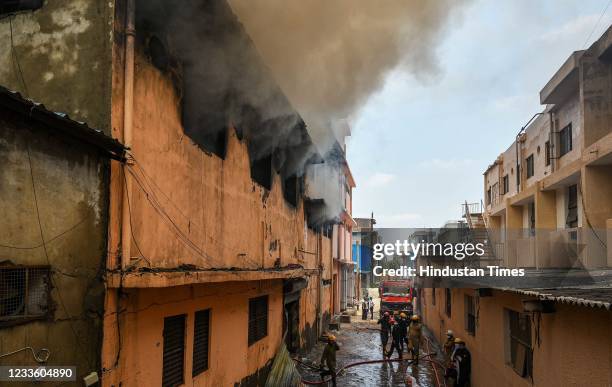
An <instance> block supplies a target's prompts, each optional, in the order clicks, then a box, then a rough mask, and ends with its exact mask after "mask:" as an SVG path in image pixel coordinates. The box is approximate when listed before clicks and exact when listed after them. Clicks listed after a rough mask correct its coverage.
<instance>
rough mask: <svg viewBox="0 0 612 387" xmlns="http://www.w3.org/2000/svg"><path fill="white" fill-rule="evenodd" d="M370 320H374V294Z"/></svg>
mask: <svg viewBox="0 0 612 387" xmlns="http://www.w3.org/2000/svg"><path fill="white" fill-rule="evenodd" d="M370 320H374V301H373V300H372V296H370Z"/></svg>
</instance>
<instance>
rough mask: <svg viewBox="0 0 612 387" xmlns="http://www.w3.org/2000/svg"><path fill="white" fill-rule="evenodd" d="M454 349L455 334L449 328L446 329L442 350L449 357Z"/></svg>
mask: <svg viewBox="0 0 612 387" xmlns="http://www.w3.org/2000/svg"><path fill="white" fill-rule="evenodd" d="M454 349H455V334H454V333H453V331H451V330H450V329H449V330H448V331H446V341H445V342H444V352H445V353H446V356H448V358H449V359H450V357H451V355H452V354H453V350H454Z"/></svg>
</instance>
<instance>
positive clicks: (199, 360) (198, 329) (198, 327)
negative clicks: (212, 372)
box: [191, 309, 210, 376]
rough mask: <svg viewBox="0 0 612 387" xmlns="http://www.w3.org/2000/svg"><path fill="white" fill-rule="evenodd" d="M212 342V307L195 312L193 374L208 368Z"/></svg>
mask: <svg viewBox="0 0 612 387" xmlns="http://www.w3.org/2000/svg"><path fill="white" fill-rule="evenodd" d="M209 343H210V309H206V310H199V311H197V312H196V313H195V323H194V327H193V369H192V372H191V374H192V376H197V375H199V374H201V373H202V372H204V371H206V370H207V369H208V350H209Z"/></svg>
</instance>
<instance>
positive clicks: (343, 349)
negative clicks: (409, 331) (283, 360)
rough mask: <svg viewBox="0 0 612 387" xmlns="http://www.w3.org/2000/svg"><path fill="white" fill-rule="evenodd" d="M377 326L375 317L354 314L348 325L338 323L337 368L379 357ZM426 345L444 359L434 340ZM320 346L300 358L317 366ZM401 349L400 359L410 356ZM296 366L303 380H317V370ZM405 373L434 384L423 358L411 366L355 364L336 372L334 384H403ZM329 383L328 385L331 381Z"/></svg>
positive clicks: (424, 385) (440, 372) (421, 382)
mask: <svg viewBox="0 0 612 387" xmlns="http://www.w3.org/2000/svg"><path fill="white" fill-rule="evenodd" d="M375 316H376V314H375ZM378 326H379V325H377V324H376V320H366V321H363V320H361V316H359V317H357V316H354V317H353V318H352V323H351V324H342V327H341V329H340V330H339V331H337V332H336V331H333V333H334V334H335V335H336V337H337V341H338V344H339V345H340V350H339V351H338V352H337V362H338V370H340V369H341V368H342V367H344V366H346V365H348V364H350V363H355V362H360V361H366V360H380V359H382V358H383V357H382V347H381V344H380V333H379V330H378ZM425 334H426V336H427V337H429V338H431V334H430V332H429V331H427V330H425ZM390 345H391V340H390V339H389V344H388V347H390ZM429 345H430V346H431V347H430V348H431V349H430V350H431V351H432V352H436V353H437V355H436V356H434V357H432V358H436V359H437V360H441V361H442V362H444V356H443V355H441V353H442V350H441V349H440V347H439V346H438V345H437V343H435V341H434V340H433V339H432V340H430V342H429ZM323 347H324V343H322V342H320V343H318V344H317V345H316V346H315V348H313V349H312V350H311V351H310V352H309V353H308V354H306V355H305V356H302V357H301V359H302V360H304V362H306V363H309V364H315V365H318V364H319V360H320V358H321V353H322V351H323ZM422 347H423V348H421V355H423V354H424V353H427V352H426V351H428V348H427V345H423V346H422ZM404 351H405V352H404V358H410V355H409V354H407V353H406V349H404ZM395 358H397V354H394V355H393V359H395ZM298 369H299V371H300V373H301V374H302V375H303V378H304V380H305V381H313V382H320V381H321V378H320V376H319V374H318V372H316V371H314V370H312V369H309V368H308V367H306V366H304V365H300V364H298ZM437 373H438V378H439V379H440V380H441V384H440V385H441V386H444V381H443V379H444V378H443V375H444V370H443V369H441V368H440V367H438V368H437ZM409 375H412V376H413V377H414V378H415V379H416V381H417V383H418V385H419V386H421V387H437V386H438V383H437V382H436V376H435V372H434V371H433V368H432V363H431V362H429V361H424V360H423V359H421V361H419V364H418V365H412V364H410V362H408V361H404V362H390V363H377V364H364V365H357V366H355V367H352V368H349V369H347V370H346V371H344V372H343V373H342V374H340V375H339V376H338V378H337V383H338V386H382V387H387V386H402V387H405V386H407V384H406V380H407V379H409ZM306 385H308V384H306ZM323 385H325V384H323ZM329 385H330V386H331V383H329Z"/></svg>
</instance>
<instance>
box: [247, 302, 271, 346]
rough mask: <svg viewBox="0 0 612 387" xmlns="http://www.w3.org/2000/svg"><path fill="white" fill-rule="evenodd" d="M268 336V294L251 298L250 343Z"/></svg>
mask: <svg viewBox="0 0 612 387" xmlns="http://www.w3.org/2000/svg"><path fill="white" fill-rule="evenodd" d="M266 336H268V296H261V297H257V298H251V299H250V300H249V345H251V344H254V343H255V342H257V341H259V340H261V339H263V338H264V337H266Z"/></svg>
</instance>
